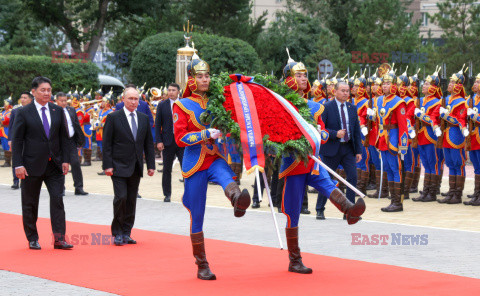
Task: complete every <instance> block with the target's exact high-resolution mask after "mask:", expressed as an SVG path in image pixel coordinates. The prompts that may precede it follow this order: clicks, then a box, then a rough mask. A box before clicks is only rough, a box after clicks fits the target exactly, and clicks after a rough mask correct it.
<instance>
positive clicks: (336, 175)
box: [310, 155, 365, 197]
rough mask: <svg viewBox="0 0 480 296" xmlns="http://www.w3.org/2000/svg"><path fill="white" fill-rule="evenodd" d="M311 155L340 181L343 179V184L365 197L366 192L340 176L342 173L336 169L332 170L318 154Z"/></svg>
mask: <svg viewBox="0 0 480 296" xmlns="http://www.w3.org/2000/svg"><path fill="white" fill-rule="evenodd" d="M310 157H311V158H312V159H313V160H315V162H316V163H318V164H319V165H321V166H322V167H323V168H324V169H326V170H327V171H328V172H329V173H330V174H332V175H333V176H334V177H335V178H337V179H338V180H339V181H342V183H343V184H345V185H347V187H348V188H350V189H352V190H353V192H355V193H356V194H358V195H360V197H365V194H363V193H362V192H360V190H358V189H357V188H355V186H353V185H352V184H350V183H348V182H347V180H345V179H344V178H342V177H340V175H338V174H337V173H335V171H334V170H332V169H331V168H329V167H328V166H327V165H326V164H324V163H323V162H322V161H321V160H320V159H318V158H317V157H316V156H314V155H310Z"/></svg>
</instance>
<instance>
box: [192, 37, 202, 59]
mask: <svg viewBox="0 0 480 296" xmlns="http://www.w3.org/2000/svg"><path fill="white" fill-rule="evenodd" d="M192 48H193V56H192V60H199V59H200V57H199V56H198V54H197V51H196V50H195V42H193V41H192Z"/></svg>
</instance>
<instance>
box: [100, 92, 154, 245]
mask: <svg viewBox="0 0 480 296" xmlns="http://www.w3.org/2000/svg"><path fill="white" fill-rule="evenodd" d="M139 97H140V94H139V93H138V91H137V90H136V88H134V87H127V88H126V89H125V90H124V94H123V103H124V104H125V105H124V106H125V108H122V109H121V110H118V111H115V112H112V113H110V114H109V115H108V117H107V120H106V121H105V126H104V128H103V169H104V171H105V174H106V175H107V176H111V178H112V182H113V191H114V195H115V197H114V199H113V221H112V235H113V236H115V240H114V243H115V245H117V246H119V245H123V244H136V243H137V242H136V241H135V240H133V239H132V238H131V231H132V228H133V224H134V222H135V208H136V203H137V194H138V186H139V184H140V178H141V177H143V154H144V153H145V159H146V162H147V169H148V175H149V176H153V174H154V172H155V151H154V149H153V137H152V132H151V130H150V123H149V120H148V116H147V115H145V114H143V113H141V112H138V111H137V110H136V109H137V107H138V103H139Z"/></svg>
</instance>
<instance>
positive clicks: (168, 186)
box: [155, 83, 185, 202]
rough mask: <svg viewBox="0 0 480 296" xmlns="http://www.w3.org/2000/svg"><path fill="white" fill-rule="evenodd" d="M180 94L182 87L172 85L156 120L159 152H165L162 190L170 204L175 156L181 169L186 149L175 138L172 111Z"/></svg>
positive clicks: (159, 107)
mask: <svg viewBox="0 0 480 296" xmlns="http://www.w3.org/2000/svg"><path fill="white" fill-rule="evenodd" d="M179 93H180V86H179V85H178V84H176V83H171V84H170V85H169V86H168V92H167V96H168V99H166V100H164V101H162V102H161V103H160V104H158V106H157V116H156V118H155V136H156V139H155V140H156V141H155V142H156V143H157V148H158V150H160V151H163V175H162V189H163V195H164V196H165V198H164V200H163V201H164V202H170V197H171V195H172V166H173V161H174V160H175V156H176V157H178V161H179V162H180V167H181V166H182V160H183V151H184V150H185V148H183V147H178V146H177V143H175V138H174V136H173V117H172V110H173V104H174V103H175V101H176V100H177V99H178V95H179Z"/></svg>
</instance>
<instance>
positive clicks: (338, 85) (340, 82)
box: [335, 81, 350, 89]
mask: <svg viewBox="0 0 480 296" xmlns="http://www.w3.org/2000/svg"><path fill="white" fill-rule="evenodd" d="M340 85H346V86H348V83H346V82H345V81H339V82H337V83H336V84H335V89H338V88H339V87H340ZM348 87H349V88H350V86H348Z"/></svg>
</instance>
